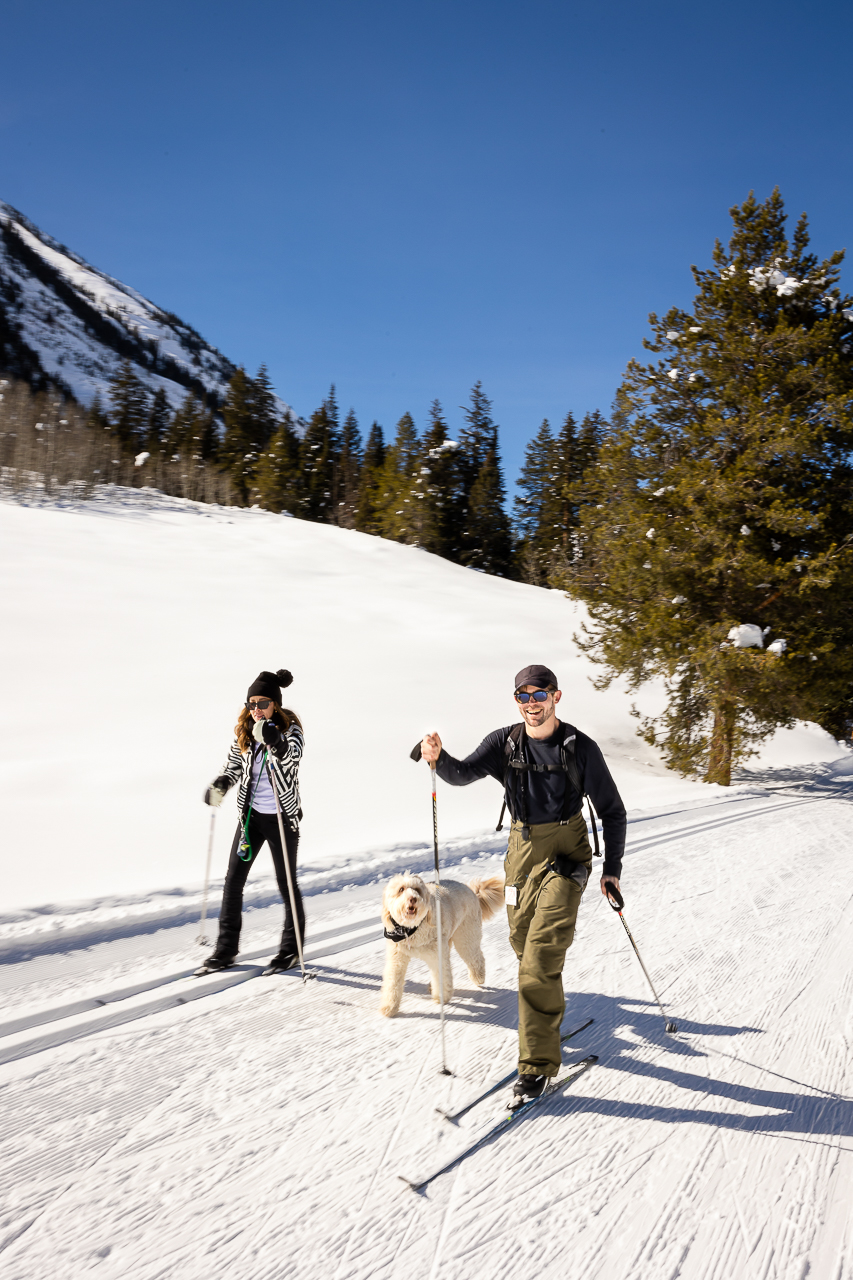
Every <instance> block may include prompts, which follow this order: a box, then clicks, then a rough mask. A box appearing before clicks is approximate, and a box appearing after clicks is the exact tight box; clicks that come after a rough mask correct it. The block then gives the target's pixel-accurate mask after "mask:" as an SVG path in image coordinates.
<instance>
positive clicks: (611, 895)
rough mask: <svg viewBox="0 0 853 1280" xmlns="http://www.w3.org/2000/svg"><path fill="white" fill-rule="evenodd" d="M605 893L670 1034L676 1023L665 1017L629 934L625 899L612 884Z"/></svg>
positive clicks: (632, 936) (664, 1011)
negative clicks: (624, 910) (621, 925)
mask: <svg viewBox="0 0 853 1280" xmlns="http://www.w3.org/2000/svg"><path fill="white" fill-rule="evenodd" d="M606 892H607V901H608V902H609V903H610V905H611V907H612V908H613V910H614V911H615V912H616V914H617V915H618V917H619V919H620V920H621V921H622V924H623V926H624V928H625V932H626V933H627V935H628V940H629V942H630V943H631V946H632V947H633V948H634V955H635V956H636V957H637V959H638V960H639V962H640V968H641V969H642V971H643V973H644V974H645V975H646V982H648V984H649V986H650V987H651V989H652V995H653V996H654V998H655V1000H656V1001H657V1006H658V1008H659V1009H660V1011H661V1013H662V1014H663V1020H664V1023H665V1024H666V1030H667V1031H668V1032H670V1033H672V1032H674V1031H677V1030H678V1023H677V1022H672V1021H671V1020H670V1019H669V1017H668V1016H667V1013H666V1010H665V1009H664V1007H663V1005H662V1004H661V1002H660V996H659V995H658V993H657V992H656V991H655V984H654V983H653V982H652V980H651V978H650V977H649V971H648V969H647V968H646V966H645V965H644V964H643V957H642V956H641V955H640V952H639V949H638V947H637V944H636V942H635V941H634V935H633V934H632V933H631V930H630V929H629V928H628V921H627V920H626V919H625V917H624V916H623V914H622V908H623V907H624V905H625V899H624V898H623V897H622V894H621V893H620V892H619V890H618V889H617V888H616V886H615V885H613V884H607V889H606Z"/></svg>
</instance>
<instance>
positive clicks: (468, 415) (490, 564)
mask: <svg viewBox="0 0 853 1280" xmlns="http://www.w3.org/2000/svg"><path fill="white" fill-rule="evenodd" d="M462 411H463V413H464V415H465V421H466V423H467V426H466V427H464V428H463V430H462V431H461V433H460V451H459V468H460V472H461V477H462V493H463V497H462V513H463V522H464V523H463V527H462V536H461V546H460V554H459V562H460V563H461V564H465V565H469V566H470V567H471V568H473V569H483V570H485V571H486V572H487V573H494V574H498V575H500V576H502V577H509V576H511V574H512V572H513V568H514V565H513V548H512V534H511V531H510V523H509V517H508V516H507V514H506V512H505V511H504V501H505V498H506V491H505V489H504V482H503V476H502V474H501V464H500V454H499V451H498V428H497V426H496V424H495V422H494V421H493V419H492V405H491V401H490V400H489V399H488V397H487V396H486V394H485V392H484V391H483V386H482V383H480V382H476V383H475V384H474V386H473V387H472V389H471V403H470V405H468V406H467V407H465V406H463V410H462Z"/></svg>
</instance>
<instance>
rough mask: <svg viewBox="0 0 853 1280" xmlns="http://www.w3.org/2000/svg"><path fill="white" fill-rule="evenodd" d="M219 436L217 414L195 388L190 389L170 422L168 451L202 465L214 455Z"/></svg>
mask: <svg viewBox="0 0 853 1280" xmlns="http://www.w3.org/2000/svg"><path fill="white" fill-rule="evenodd" d="M215 438H216V429H215V424H214V421H213V414H212V413H211V412H210V410H209V409H208V408H207V405H206V403H205V402H204V401H203V400H202V399H201V398H200V397H199V396H198V395H197V394H196V392H195V391H192V390H191V391H188V392H187V394H186V396H185V397H184V399H183V402H182V403H181V405H180V407H179V408H178V409H176V410H175V413H174V414H173V416H172V420H171V422H170V423H169V426H168V429H167V431H166V435H165V438H164V440H163V450H164V452H165V453H166V455H167V457H169V458H173V459H174V458H177V459H180V461H181V462H184V463H196V464H198V463H201V462H205V461H207V460H208V459H209V458H210V456H211V454H212V452H213V446H214V442H215Z"/></svg>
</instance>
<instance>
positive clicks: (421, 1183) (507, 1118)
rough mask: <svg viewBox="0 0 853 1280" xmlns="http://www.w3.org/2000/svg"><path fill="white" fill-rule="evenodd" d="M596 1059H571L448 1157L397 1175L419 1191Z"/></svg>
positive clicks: (593, 1056) (575, 1078) (566, 1084)
mask: <svg viewBox="0 0 853 1280" xmlns="http://www.w3.org/2000/svg"><path fill="white" fill-rule="evenodd" d="M596 1062H598V1054H595V1053H591V1054H590V1055H589V1056H588V1057H586V1058H582V1059H581V1060H580V1062H573V1063H572V1065H571V1066H570V1067H569V1068H568V1072H567V1074H566V1075H563V1076H560V1077H558V1078H557V1079H556V1080H554V1081H553V1082H552V1083H551V1084H550V1085H549V1086H548V1087H547V1088H546V1089H545V1090H544V1092H542V1093H540V1094H538V1095H537V1096H536V1097H535V1098H528V1100H527V1101H526V1102H525V1103H524V1104H523V1105H522V1106H520V1107H518V1108H517V1109H516V1110H515V1111H506V1112H504V1114H503V1115H501V1116H500V1117H499V1118H498V1119H497V1120H493V1121H491V1122H490V1123H488V1124H486V1125H484V1126H482V1127H480V1128H478V1129H475V1130H474V1131H473V1133H472V1135H471V1138H470V1140H469V1141H468V1142H466V1143H465V1145H464V1146H463V1147H462V1148H461V1149H457V1150H456V1151H455V1152H454V1154H453V1155H452V1156H450V1157H449V1159H444V1158H443V1157H442V1158H440V1159H439V1161H438V1162H437V1163H436V1164H435V1165H434V1166H433V1167H432V1168H427V1169H422V1170H420V1171H419V1172H418V1173H417V1174H415V1175H410V1174H408V1173H398V1174H397V1177H398V1178H400V1179H401V1180H402V1181H403V1182H407V1183H408V1184H409V1186H410V1187H411V1188H412V1190H413V1191H420V1190H421V1189H422V1188H423V1187H425V1186H427V1185H428V1184H429V1183H430V1182H432V1181H433V1180H434V1179H435V1178H437V1177H438V1176H439V1175H440V1174H442V1173H446V1172H447V1170H448V1169H452V1168H453V1166H454V1165H455V1164H458V1163H459V1161H460V1160H464V1159H465V1158H466V1156H470V1155H472V1154H473V1152H474V1151H476V1150H477V1148H478V1147H479V1146H480V1145H481V1144H482V1143H484V1142H486V1141H487V1140H488V1139H489V1138H494V1137H496V1136H497V1134H499V1133H501V1132H503V1130H504V1129H506V1128H508V1127H509V1125H511V1124H512V1123H513V1121H515V1120H519V1119H520V1118H521V1117H522V1116H524V1115H528V1114H529V1112H530V1111H531V1110H532V1109H533V1108H534V1107H535V1106H536V1105H537V1103H540V1102H545V1101H546V1099H548V1098H550V1097H552V1096H553V1095H554V1094H555V1093H557V1092H559V1091H560V1090H561V1089H567V1088H569V1087H570V1086H571V1085H573V1084H575V1083H576V1082H577V1081H578V1080H579V1079H580V1078H581V1076H582V1075H584V1074H585V1073H586V1072H587V1071H588V1070H589V1068H590V1067H591V1066H593V1065H594V1063H596Z"/></svg>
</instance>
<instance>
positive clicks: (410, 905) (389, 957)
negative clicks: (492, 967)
mask: <svg viewBox="0 0 853 1280" xmlns="http://www.w3.org/2000/svg"><path fill="white" fill-rule="evenodd" d="M469 885H470V887H469ZM435 895H436V885H434V884H427V883H426V881H425V880H422V879H421V877H420V876H415V875H412V874H411V872H408V871H407V872H405V873H404V874H403V875H399V876H394V877H393V879H392V880H391V881H389V883H388V885H387V886H386V888H385V892H384V894H383V895H382V923H383V924H384V925H385V936H386V938H387V939H388V941H387V943H386V952H385V973H384V974H383V976H382V1003H381V1004H380V1006H379V1011H380V1013H384V1014H385V1016H386V1018H393V1016H394V1014H395V1013H396V1012H397V1010H398V1009H399V1008H400V1001H401V1000H402V998H403V986H404V984H405V981H406V970H407V969H408V967H409V961H410V960H423V961H424V963H425V964H426V965H427V966H428V967H429V971H430V975H431V978H432V981H431V983H430V987H431V990H432V998H433V1000H436V1001H437V1000H438V990H439V988H438V922H437V921H436V918H435ZM503 901H504V882H503V879H502V878H501V877H500V876H490V877H488V878H487V879H484V880H471V881H469V883H468V884H467V885H466V884H460V883H459V881H458V880H445V881H444V882H443V883H442V885H441V931H442V933H443V935H444V945H443V951H442V957H441V959H442V969H443V976H444V1000H445V1003H447V1001H448V1000H450V998H451V997H452V995H453V974H452V972H451V969H450V944H451V943H453V945H454V947H455V948H456V950H457V951H458V952H459V954H460V956H461V957H462V959H463V960H464V961H465V963H466V964H467V966H468V974H469V976H470V978H471V981H472V982H473V983H475V984H476V985H477V986H478V987H481V986H482V985H483V983H484V982H485V981H486V960H485V957H484V955H483V950H482V947H481V946H480V939H481V938H482V935H483V921H484V920H489V919H491V917H492V916H493V915H494V913H495V912H496V911H497V910H498V908H499V907H501V906H503Z"/></svg>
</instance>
